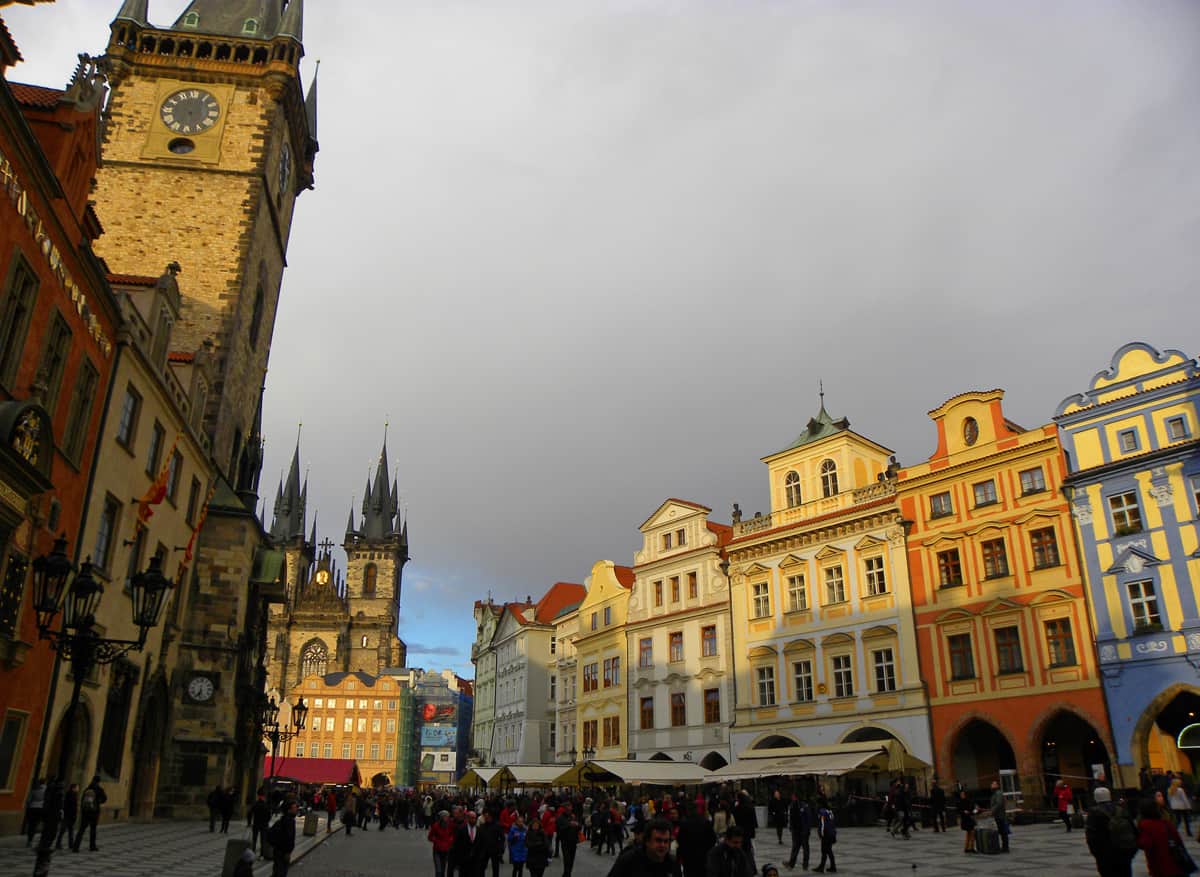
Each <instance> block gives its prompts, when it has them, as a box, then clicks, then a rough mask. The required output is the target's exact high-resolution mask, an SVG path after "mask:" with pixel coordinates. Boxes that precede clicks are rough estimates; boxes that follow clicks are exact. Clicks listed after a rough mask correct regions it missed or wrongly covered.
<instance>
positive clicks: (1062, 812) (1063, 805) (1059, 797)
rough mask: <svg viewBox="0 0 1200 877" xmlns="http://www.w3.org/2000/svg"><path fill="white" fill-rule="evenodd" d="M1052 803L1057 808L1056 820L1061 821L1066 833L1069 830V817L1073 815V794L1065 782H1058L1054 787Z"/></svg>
mask: <svg viewBox="0 0 1200 877" xmlns="http://www.w3.org/2000/svg"><path fill="white" fill-rule="evenodd" d="M1054 803H1055V804H1056V805H1057V806H1058V818H1059V819H1061V820H1062V821H1063V825H1065V826H1066V827H1067V831H1070V830H1071V817H1072V816H1073V815H1074V813H1075V794H1074V792H1072V791H1071V787H1070V786H1068V785H1067V781H1066V780H1059V781H1058V782H1057V783H1055V785H1054Z"/></svg>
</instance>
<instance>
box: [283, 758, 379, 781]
mask: <svg viewBox="0 0 1200 877" xmlns="http://www.w3.org/2000/svg"><path fill="white" fill-rule="evenodd" d="M272 762H274V764H272ZM263 773H264V774H265V775H266V776H277V777H284V778H286V779H289V780H295V781H296V782H298V783H354V784H355V785H360V784H361V783H362V777H361V776H360V775H359V773H358V762H356V761H355V760H354V759H353V758H279V759H274V758H272V757H271V756H270V755H268V756H267V757H266V759H265V763H264V764H263Z"/></svg>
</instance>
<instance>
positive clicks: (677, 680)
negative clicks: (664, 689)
mask: <svg viewBox="0 0 1200 877" xmlns="http://www.w3.org/2000/svg"><path fill="white" fill-rule="evenodd" d="M691 678H692V677H691V675H690V674H688V673H668V674H667V675H666V676H665V677H664V678H663V682H664V683H666V684H667V685H682V684H683V683H685V682H687V681H688V680H689V679H691Z"/></svg>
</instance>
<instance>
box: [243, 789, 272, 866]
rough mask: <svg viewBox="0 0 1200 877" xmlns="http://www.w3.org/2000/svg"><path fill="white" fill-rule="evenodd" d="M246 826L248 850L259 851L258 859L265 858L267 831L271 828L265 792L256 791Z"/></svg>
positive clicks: (268, 805)
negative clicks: (248, 827) (248, 841)
mask: <svg viewBox="0 0 1200 877" xmlns="http://www.w3.org/2000/svg"><path fill="white" fill-rule="evenodd" d="M246 824H247V825H248V826H250V849H252V850H253V849H259V847H260V843H259V842H260V841H261V842H262V843H261V849H259V853H258V857H259V858H260V859H265V858H266V857H267V829H268V828H270V827H271V805H270V804H268V803H267V795H266V791H265V790H263V789H259V790H258V795H257V797H255V799H254V803H253V804H251V805H250V812H249V814H247V816H246Z"/></svg>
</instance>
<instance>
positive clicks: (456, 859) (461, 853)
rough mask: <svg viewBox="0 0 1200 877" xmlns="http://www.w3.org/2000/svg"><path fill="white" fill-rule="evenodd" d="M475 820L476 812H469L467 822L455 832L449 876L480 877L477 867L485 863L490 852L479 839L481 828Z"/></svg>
mask: <svg viewBox="0 0 1200 877" xmlns="http://www.w3.org/2000/svg"><path fill="white" fill-rule="evenodd" d="M475 818H476V817H475V811H474V810H468V811H467V819H466V822H464V823H463V824H462V825H460V826H459V827H458V829H457V830H456V831H455V832H454V845H453V846H451V847H450V867H449V868H448V869H447V874H459V875H461V877H478V872H477V871H476V867H477V866H478V865H479V863H480V862H481V861H483V859H484V858H485V856H486V854H487V852H488V850H487V849H486V848H485V847H484V845H483V841H482V840H481V839H480V837H479V826H478V825H476V824H475ZM480 870H482V869H480Z"/></svg>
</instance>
